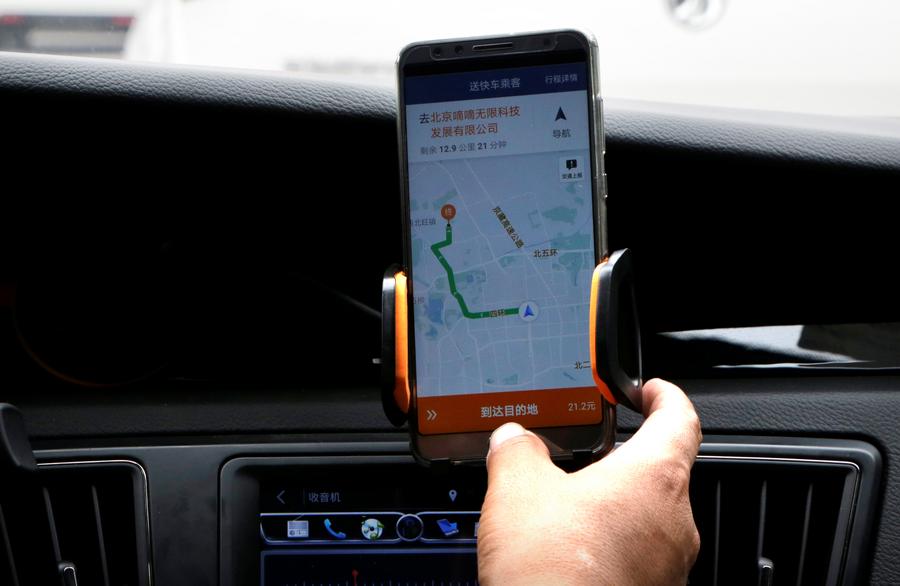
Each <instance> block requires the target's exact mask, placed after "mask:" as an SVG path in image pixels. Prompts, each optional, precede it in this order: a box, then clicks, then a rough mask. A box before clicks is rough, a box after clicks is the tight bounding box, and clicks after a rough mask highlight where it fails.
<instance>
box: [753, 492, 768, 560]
mask: <svg viewBox="0 0 900 586" xmlns="http://www.w3.org/2000/svg"><path fill="white" fill-rule="evenodd" d="M768 486H769V483H768V482H767V481H765V480H763V483H762V488H761V489H760V491H759V528H758V529H757V542H756V559H757V560H761V559H762V557H763V542H764V540H765V537H766V490H767V488H768Z"/></svg>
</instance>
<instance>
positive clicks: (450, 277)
mask: <svg viewBox="0 0 900 586" xmlns="http://www.w3.org/2000/svg"><path fill="white" fill-rule="evenodd" d="M451 244H453V227H452V226H451V225H450V222H447V232H446V238H445V239H444V240H442V241H440V242H435V243H434V244H432V245H431V252H433V253H434V256H436V257H437V259H438V262H439V263H441V266H442V267H444V270H445V271H447V281H448V282H449V283H450V294H451V295H453V297H455V298H456V301H457V303H459V309H460V311H462V314H463V317H467V318H469V319H481V318H483V317H497V316H499V315H518V313H519V308H518V307H510V308H507V309H496V310H493V311H477V312H474V313H473V312H471V311H469V307H468V306H467V305H466V300H465V299H463V296H462V293H460V292H459V291H458V290H457V289H456V276H455V275H454V274H453V268H452V267H451V266H450V263H448V262H447V259H446V258H444V255H443V254H442V253H441V249H442V248H444V247H446V246H450V245H451Z"/></svg>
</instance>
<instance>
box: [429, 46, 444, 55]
mask: <svg viewBox="0 0 900 586" xmlns="http://www.w3.org/2000/svg"><path fill="white" fill-rule="evenodd" d="M441 52H442V51H441V48H440V47H435V48H434V49H432V50H431V54H432V55H434V56H435V57H440V56H441Z"/></svg>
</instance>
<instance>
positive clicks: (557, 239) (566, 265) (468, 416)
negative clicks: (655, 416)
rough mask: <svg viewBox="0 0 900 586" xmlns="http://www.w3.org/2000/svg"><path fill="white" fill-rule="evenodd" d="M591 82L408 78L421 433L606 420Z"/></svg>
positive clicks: (552, 70) (558, 77)
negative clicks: (596, 334) (597, 344)
mask: <svg viewBox="0 0 900 586" xmlns="http://www.w3.org/2000/svg"><path fill="white" fill-rule="evenodd" d="M588 73H589V72H588V65H587V63H586V61H584V60H580V61H571V62H564V63H555V64H542V65H535V66H526V67H514V68H506V69H500V68H498V69H484V70H477V71H455V72H452V73H440V74H423V75H407V76H406V77H405V78H404V88H403V92H404V99H405V112H404V115H405V124H406V136H407V142H406V144H407V161H408V169H407V172H408V177H409V198H410V199H409V222H410V229H411V237H410V239H409V246H410V250H409V253H410V255H411V262H410V264H411V267H410V268H411V271H410V275H411V277H412V284H411V292H412V299H411V301H412V306H411V307H412V311H411V314H412V320H413V329H414V337H415V342H414V343H415V384H416V401H417V411H418V429H419V433H422V434H438V433H452V432H463V431H485V430H491V429H494V428H496V427H497V426H498V425H500V424H501V423H503V422H505V421H518V422H520V423H521V424H523V425H525V426H527V427H555V426H570V425H587V424H595V423H598V422H599V421H600V420H601V418H602V412H601V402H600V394H599V392H598V390H597V388H596V386H595V385H594V382H593V378H592V374H591V362H590V361H591V356H590V354H589V342H588V329H589V298H590V285H591V276H592V273H593V270H594V267H595V265H596V252H595V248H596V247H595V238H596V234H595V228H596V214H595V209H594V202H593V196H592V194H593V186H592V183H591V181H592V173H591V156H592V154H591V140H590V132H591V126H590V117H589V111H590V108H591V104H592V101H591V99H590V97H591V96H590V91H591V89H590V88H591V83H590V78H589V76H588Z"/></svg>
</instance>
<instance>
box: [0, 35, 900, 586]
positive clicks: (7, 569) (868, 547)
mask: <svg viewBox="0 0 900 586" xmlns="http://www.w3.org/2000/svg"><path fill="white" fill-rule="evenodd" d="M0 104H2V105H3V108H2V114H3V122H2V126H0V128H2V131H0V142H2V144H3V147H2V153H3V154H2V158H0V161H2V169H3V181H2V187H0V190H2V193H3V202H4V205H3V211H2V213H0V218H2V221H0V403H5V404H7V405H8V406H6V407H4V408H3V417H0V423H2V425H0V427H2V429H0V438H2V439H0V584H11V585H16V586H26V585H33V584H39V585H44V584H66V585H69V584H76V583H77V584H82V585H84V584H88V585H91V584H103V585H126V584H128V585H149V584H159V585H167V586H178V585H191V586H200V585H213V584H219V585H222V586H228V585H252V584H262V585H263V586H267V585H278V586H282V585H289V584H353V585H354V586H357V585H359V586H361V585H362V584H382V583H383V584H389V583H390V584H398V583H404V584H407V583H408V584H433V583H441V584H443V583H446V584H454V585H455V584H460V585H461V584H476V583H477V580H478V574H477V566H476V563H475V559H476V558H475V542H476V537H477V526H478V514H479V511H480V508H481V502H482V500H483V497H484V491H485V486H486V477H485V471H484V467H483V466H481V467H479V466H455V467H449V468H440V469H428V468H426V467H423V466H420V465H418V464H417V463H416V462H415V461H414V459H413V457H412V456H411V454H410V449H409V433H408V430H407V429H406V428H405V427H397V426H394V425H393V424H392V423H391V422H390V421H389V419H388V418H387V417H386V415H385V412H384V409H383V406H382V402H381V367H380V365H379V358H380V356H381V286H382V278H383V275H384V272H385V269H386V268H388V267H389V266H391V265H392V264H394V263H399V262H401V261H402V245H401V228H402V219H401V208H400V194H399V177H398V158H397V152H398V148H397V126H396V95H395V93H394V92H393V91H391V90H389V89H382V88H376V87H369V86H364V85H353V84H347V83H338V82H327V81H322V80H317V79H306V78H304V77H303V76H297V75H288V74H282V73H264V72H258V71H251V70H238V69H215V68H200V67H189V66H175V65H159V64H149V63H133V62H124V61H115V60H100V59H91V58H81V57H63V56H48V55H34V54H16V53H7V54H0ZM604 117H605V126H606V132H607V136H606V171H607V174H608V185H609V198H608V222H609V240H610V249H611V250H620V249H625V248H628V249H630V250H631V251H632V253H633V257H634V266H635V279H636V284H635V288H636V296H637V297H636V304H637V308H638V312H639V314H640V323H641V338H642V343H643V362H644V364H643V370H644V377H645V379H649V378H652V377H661V378H665V379H669V380H672V381H674V382H676V383H677V384H678V385H679V386H681V387H682V388H683V389H684V390H685V391H686V393H687V394H688V396H689V397H690V399H691V400H692V402H693V403H694V405H695V407H696V409H697V411H698V413H699V416H700V420H701V423H702V428H703V434H704V439H703V444H702V446H701V449H700V455H699V457H698V459H697V462H696V464H695V466H694V469H693V474H692V482H691V501H692V508H693V514H694V518H695V521H696V524H697V526H698V529H699V532H700V536H701V548H700V553H699V556H698V559H697V561H696V564H695V565H694V568H693V571H692V573H691V577H690V583H691V584H720V585H725V584H728V585H739V584H754V585H755V584H797V585H801V584H802V585H815V584H863V583H872V584H898V583H900V558H898V556H897V555H896V552H897V551H898V548H900V476H898V473H897V472H895V471H894V470H893V466H892V457H893V455H894V453H895V451H900V426H898V424H897V421H898V418H900V373H898V368H900V360H898V358H900V354H898V351H897V349H898V347H900V346H898V344H900V333H898V332H900V329H898V327H897V323H900V304H898V303H897V300H898V299H900V284H898V282H900V281H898V280H896V279H895V278H894V277H893V276H892V274H893V273H892V272H891V271H892V270H893V269H891V267H896V266H897V252H898V251H900V246H898V242H897V226H896V217H897V216H896V214H895V213H894V211H895V209H896V207H895V205H894V202H893V201H892V200H891V198H892V197H893V196H894V195H895V194H896V192H897V187H898V185H900V137H898V136H896V135H893V134H891V133H890V132H887V131H883V130H882V129H881V128H879V127H878V125H877V124H874V123H871V122H868V121H865V120H862V121H847V120H845V119H842V118H837V117H825V116H814V115H800V114H797V115H787V114H767V113H765V112H749V111H741V110H729V109H724V108H714V107H703V106H674V105H666V104H656V103H648V102H631V101H627V100H621V101H617V100H613V99H609V100H606V101H605V103H604ZM785 340H787V341H785ZM10 406H14V408H15V409H13V407H10ZM17 413H21V416H22V417H21V419H19V417H18V415H17ZM640 424H641V416H640V415H638V414H637V413H634V412H630V411H627V410H624V409H622V408H620V409H619V411H618V436H617V437H618V440H619V441H625V440H627V438H628V437H629V435H630V434H632V433H633V432H634V431H635V430H636V429H637V428H638V427H639V426H640ZM23 434H27V441H25V439H24V435H23ZM31 453H33V457H34V459H35V461H36V463H37V465H36V466H30V465H29V462H28V457H27V456H26V455H25V454H31ZM299 512H303V513H305V515H304V516H303V519H300V518H299V517H300V514H299ZM603 521H604V520H603V519H598V520H597V522H598V523H602V522H603ZM515 530H516V528H515V527H510V528H509V531H511V532H512V531H515ZM360 531H362V536H360ZM382 531H383V532H384V534H383V535H382ZM376 533H377V535H376V539H379V538H380V541H378V542H377V543H374V542H373V543H367V542H366V540H370V541H371V540H372V537H371V535H373V534H376ZM341 535H343V537H340V536H341ZM370 546H371V547H370Z"/></svg>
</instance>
